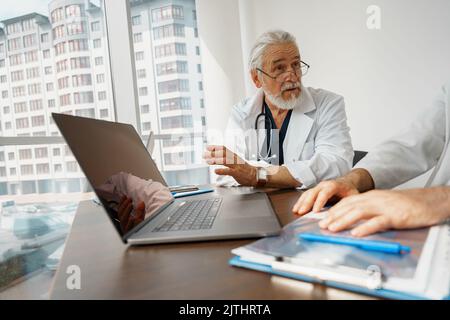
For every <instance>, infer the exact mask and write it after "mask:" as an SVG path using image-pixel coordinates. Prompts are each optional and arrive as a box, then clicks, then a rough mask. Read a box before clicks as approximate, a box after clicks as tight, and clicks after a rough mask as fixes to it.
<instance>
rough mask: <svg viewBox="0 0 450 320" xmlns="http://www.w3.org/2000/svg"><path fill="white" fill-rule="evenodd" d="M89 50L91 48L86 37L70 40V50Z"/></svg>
mask: <svg viewBox="0 0 450 320" xmlns="http://www.w3.org/2000/svg"><path fill="white" fill-rule="evenodd" d="M87 50H89V43H88V41H87V40H86V39H77V40H70V41H69V51H70V52H78V51H87Z"/></svg>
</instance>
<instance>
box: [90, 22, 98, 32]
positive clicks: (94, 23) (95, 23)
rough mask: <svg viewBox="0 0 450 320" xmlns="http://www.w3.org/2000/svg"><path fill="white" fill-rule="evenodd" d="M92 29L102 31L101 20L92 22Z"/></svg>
mask: <svg viewBox="0 0 450 320" xmlns="http://www.w3.org/2000/svg"><path fill="white" fill-rule="evenodd" d="M91 31H92V32H96V31H100V22H99V21H95V22H92V23H91Z"/></svg>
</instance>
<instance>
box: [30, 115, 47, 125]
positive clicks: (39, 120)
mask: <svg viewBox="0 0 450 320" xmlns="http://www.w3.org/2000/svg"><path fill="white" fill-rule="evenodd" d="M44 125H45V117H44V116H33V117H31V126H32V127H40V126H44Z"/></svg>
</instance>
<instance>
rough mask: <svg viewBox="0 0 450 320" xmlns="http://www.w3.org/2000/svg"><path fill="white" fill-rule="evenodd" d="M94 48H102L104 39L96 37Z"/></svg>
mask: <svg viewBox="0 0 450 320" xmlns="http://www.w3.org/2000/svg"><path fill="white" fill-rule="evenodd" d="M93 44H94V48H96V49H97V48H100V47H101V46H102V39H94V42H93Z"/></svg>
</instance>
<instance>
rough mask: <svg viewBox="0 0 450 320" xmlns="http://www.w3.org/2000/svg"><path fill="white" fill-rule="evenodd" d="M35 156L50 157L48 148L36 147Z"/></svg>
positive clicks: (39, 157)
mask: <svg viewBox="0 0 450 320" xmlns="http://www.w3.org/2000/svg"><path fill="white" fill-rule="evenodd" d="M34 157H35V158H37V159H41V158H47V157H48V148H46V147H43V148H36V149H34Z"/></svg>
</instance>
